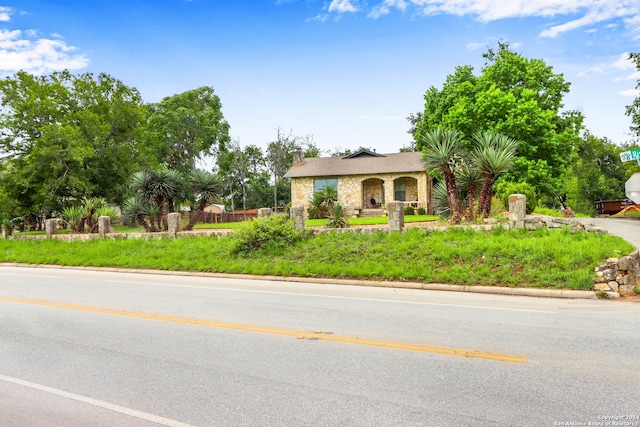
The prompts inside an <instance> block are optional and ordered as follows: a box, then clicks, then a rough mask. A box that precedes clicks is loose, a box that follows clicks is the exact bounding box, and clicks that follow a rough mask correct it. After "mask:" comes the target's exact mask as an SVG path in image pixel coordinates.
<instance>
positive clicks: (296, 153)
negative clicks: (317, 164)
mask: <svg viewBox="0 0 640 427" xmlns="http://www.w3.org/2000/svg"><path fill="white" fill-rule="evenodd" d="M303 163H304V154H303V153H302V148H300V147H296V148H295V149H294V150H293V165H294V166H296V165H301V164H303Z"/></svg>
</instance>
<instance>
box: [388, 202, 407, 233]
mask: <svg viewBox="0 0 640 427" xmlns="http://www.w3.org/2000/svg"><path fill="white" fill-rule="evenodd" d="M387 217H388V219H387V221H388V223H389V231H402V229H403V228H404V203H402V202H389V203H387Z"/></svg>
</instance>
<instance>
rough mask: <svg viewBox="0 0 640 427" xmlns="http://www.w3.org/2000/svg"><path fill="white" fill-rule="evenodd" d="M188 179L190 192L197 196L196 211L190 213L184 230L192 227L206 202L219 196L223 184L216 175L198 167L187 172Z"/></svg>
mask: <svg viewBox="0 0 640 427" xmlns="http://www.w3.org/2000/svg"><path fill="white" fill-rule="evenodd" d="M188 181H189V187H190V190H191V192H192V193H193V194H194V195H195V196H197V197H198V206H197V208H196V211H195V212H193V213H192V215H191V219H190V220H189V224H187V226H186V227H185V230H191V229H193V226H194V225H195V224H196V223H197V222H198V220H199V219H200V217H201V216H202V213H203V212H204V208H205V207H206V206H207V203H209V202H210V201H211V200H212V199H214V198H216V197H219V196H220V194H221V193H222V189H223V185H224V184H223V183H222V181H221V180H220V179H219V178H218V177H217V176H216V175H214V174H212V173H210V172H206V171H203V170H199V169H195V170H193V171H191V172H190V173H189V177H188Z"/></svg>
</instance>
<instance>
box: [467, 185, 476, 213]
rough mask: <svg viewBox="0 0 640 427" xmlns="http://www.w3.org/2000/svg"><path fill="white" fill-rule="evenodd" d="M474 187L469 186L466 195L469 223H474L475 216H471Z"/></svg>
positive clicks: (474, 193) (474, 194)
mask: <svg viewBox="0 0 640 427" xmlns="http://www.w3.org/2000/svg"><path fill="white" fill-rule="evenodd" d="M475 196H476V186H475V185H470V186H469V189H468V194H467V199H468V200H467V209H468V211H469V221H475V219H476V218H475V215H474V214H473V203H474V202H475Z"/></svg>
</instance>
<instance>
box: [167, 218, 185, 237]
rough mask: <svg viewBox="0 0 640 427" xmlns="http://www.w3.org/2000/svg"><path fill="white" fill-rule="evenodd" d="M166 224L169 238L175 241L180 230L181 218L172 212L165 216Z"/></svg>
mask: <svg viewBox="0 0 640 427" xmlns="http://www.w3.org/2000/svg"><path fill="white" fill-rule="evenodd" d="M167 222H168V225H169V227H168V228H169V238H170V239H175V238H176V237H178V232H179V231H180V230H181V228H182V216H181V215H180V213H179V212H172V213H170V214H168V215H167Z"/></svg>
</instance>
